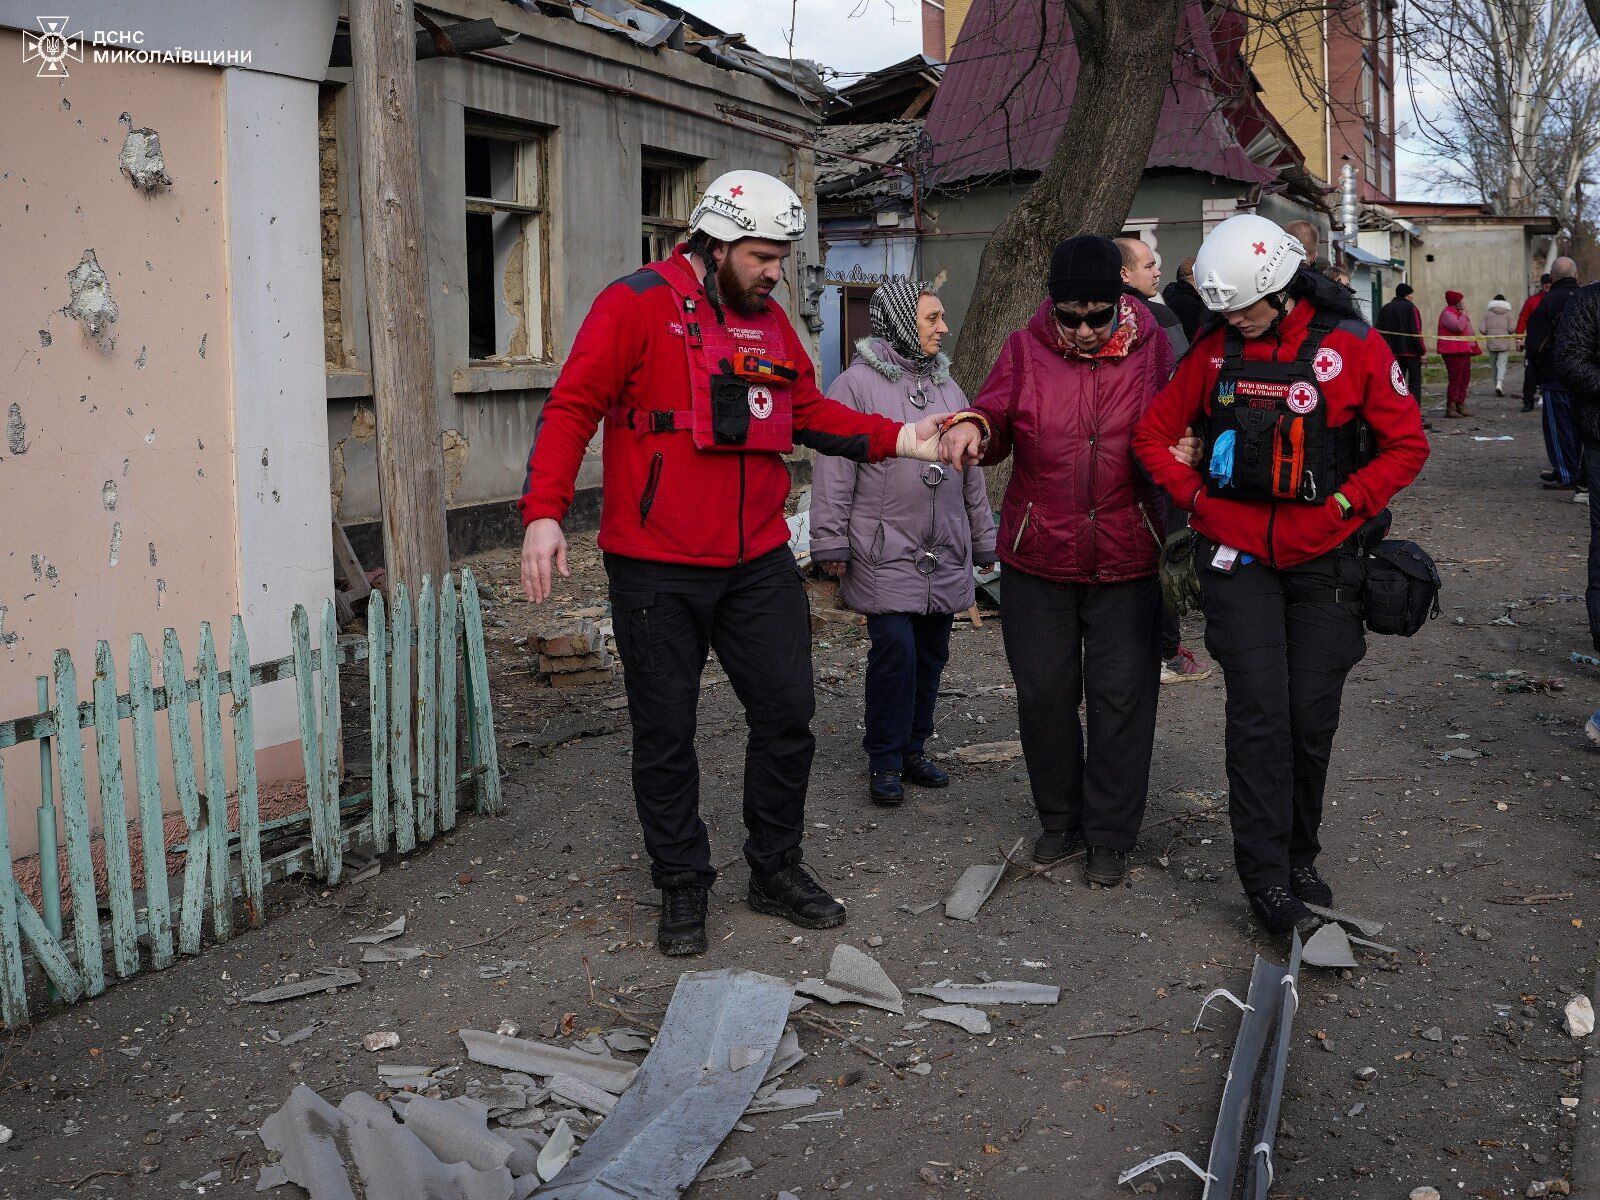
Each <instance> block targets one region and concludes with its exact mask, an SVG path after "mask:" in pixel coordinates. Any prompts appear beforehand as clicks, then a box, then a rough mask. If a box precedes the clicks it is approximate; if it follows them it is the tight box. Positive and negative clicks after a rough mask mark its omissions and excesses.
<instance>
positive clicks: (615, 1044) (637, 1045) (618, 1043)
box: [606, 1029, 650, 1051]
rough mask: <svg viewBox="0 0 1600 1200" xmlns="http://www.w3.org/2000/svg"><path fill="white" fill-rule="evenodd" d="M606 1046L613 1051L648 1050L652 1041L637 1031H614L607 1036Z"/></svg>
mask: <svg viewBox="0 0 1600 1200" xmlns="http://www.w3.org/2000/svg"><path fill="white" fill-rule="evenodd" d="M606 1045H607V1046H610V1047H611V1048H612V1049H613V1050H624V1051H626V1050H648V1049H650V1039H649V1038H648V1037H646V1036H645V1035H644V1034H642V1033H640V1032H639V1031H638V1030H637V1029H613V1030H612V1031H611V1032H610V1033H608V1034H606Z"/></svg>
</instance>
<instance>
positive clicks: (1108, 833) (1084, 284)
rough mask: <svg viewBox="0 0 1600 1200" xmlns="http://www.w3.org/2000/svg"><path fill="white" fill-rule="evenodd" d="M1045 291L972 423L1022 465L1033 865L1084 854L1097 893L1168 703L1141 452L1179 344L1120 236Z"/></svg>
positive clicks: (1152, 514) (1021, 661)
mask: <svg viewBox="0 0 1600 1200" xmlns="http://www.w3.org/2000/svg"><path fill="white" fill-rule="evenodd" d="M1047 286H1048V292H1049V295H1048V296H1047V297H1046V298H1045V299H1044V300H1043V302H1042V303H1040V305H1039V308H1038V310H1037V311H1036V312H1035V313H1034V314H1033V317H1032V319H1031V320H1029V322H1028V324H1027V326H1026V327H1025V328H1022V329H1019V330H1017V331H1016V332H1015V333H1013V334H1012V335H1011V336H1010V337H1009V338H1008V339H1007V340H1006V344H1005V346H1004V347H1003V348H1002V349H1001V351H1000V356H999V358H998V359H997V360H996V361H995V365H994V369H993V370H992V371H990V372H989V377H988V379H986V380H984V384H983V390H982V391H981V392H980V393H979V395H978V397H977V399H976V400H974V401H973V404H972V411H973V412H975V413H976V414H978V415H979V416H980V417H982V418H984V419H985V420H986V421H987V422H988V425H989V428H990V430H991V435H990V440H989V442H988V445H987V447H986V448H985V449H984V453H983V458H982V462H984V463H985V464H992V463H998V462H1001V461H1003V460H1004V459H1006V458H1008V457H1009V458H1010V459H1011V460H1012V468H1011V479H1010V481H1009V483H1008V484H1007V485H1006V494H1005V501H1004V503H1003V505H1002V507H1001V510H1000V561H1001V562H1003V563H1004V564H1005V574H1004V576H1003V577H1002V578H1003V580H1004V585H1003V588H1002V591H1001V601H1000V607H1001V617H1002V620H1001V624H1000V629H1001V632H1002V634H1003V635H1004V639H1005V648H1006V659H1007V661H1008V662H1009V663H1010V664H1011V674H1012V676H1013V677H1014V678H1015V679H1016V682H1017V719H1018V725H1019V726H1020V729H1021V736H1022V755H1023V758H1024V759H1025V760H1026V762H1027V765H1028V779H1029V783H1030V786H1031V787H1032V790H1033V802H1034V805H1035V807H1036V808H1037V809H1038V811H1039V823H1040V825H1041V826H1042V827H1043V832H1041V833H1040V835H1039V837H1038V838H1037V840H1036V841H1035V842H1034V845H1033V859H1034V861H1035V862H1037V863H1040V864H1042V865H1051V864H1054V863H1059V862H1064V861H1066V860H1067V859H1069V858H1072V857H1075V856H1076V855H1078V854H1082V853H1083V852H1084V851H1085V849H1087V851H1088V864H1087V872H1086V874H1087V879H1088V881H1089V882H1090V883H1092V884H1098V885H1100V886H1103V887H1113V886H1115V885H1117V884H1119V883H1121V882H1122V881H1123V880H1124V879H1125V878H1126V877H1127V874H1128V854H1129V852H1130V851H1131V850H1132V849H1133V847H1134V844H1135V843H1136V842H1137V840H1138V837H1139V826H1140V825H1141V823H1142V822H1143V820H1144V807H1145V800H1146V793H1147V790H1148V788H1149V783H1150V758H1151V753H1152V750H1153V747H1154V743H1155V729H1156V700H1157V696H1158V694H1159V691H1160V688H1159V684H1158V683H1157V679H1158V674H1157V671H1158V667H1159V665H1160V656H1161V611H1162V608H1163V604H1162V599H1161V586H1160V583H1159V581H1158V580H1157V577H1156V572H1157V562H1158V557H1159V551H1160V548H1161V537H1160V530H1159V523H1160V520H1161V501H1160V495H1161V494H1160V492H1159V490H1158V489H1157V488H1156V487H1155V485H1153V484H1152V483H1151V482H1150V479H1149V477H1148V476H1146V474H1145V473H1144V471H1143V470H1141V469H1140V467H1139V465H1138V464H1137V463H1136V462H1135V461H1134V458H1133V450H1132V439H1133V430H1134V427H1135V426H1136V425H1137V424H1138V422H1139V419H1140V417H1142V416H1143V415H1144V412H1145V410H1146V409H1147V408H1148V407H1149V406H1150V404H1151V402H1152V401H1153V400H1154V399H1155V396H1156V393H1157V392H1158V391H1160V390H1161V387H1162V385H1163V384H1165V383H1166V381H1167V377H1168V376H1169V375H1171V374H1172V345H1171V343H1170V342H1169V341H1168V339H1167V338H1166V336H1165V335H1164V334H1163V333H1162V332H1161V328H1160V326H1159V325H1158V324H1157V323H1156V319H1155V317H1154V316H1152V315H1151V313H1150V310H1149V309H1148V308H1146V307H1145V304H1144V302H1143V301H1142V300H1140V299H1139V298H1138V297H1137V296H1131V295H1128V294H1126V293H1125V292H1124V291H1123V286H1122V254H1121V252H1120V251H1119V250H1118V249H1117V246H1116V244H1115V243H1113V242H1112V241H1111V240H1110V239H1109V238H1104V237H1099V236H1097V235H1094V234H1079V235H1078V236H1076V237H1071V238H1068V239H1067V240H1066V241H1064V242H1062V243H1061V244H1060V245H1059V246H1057V247H1056V249H1055V253H1054V254H1053V255H1052V256H1051V259H1050V274H1049V279H1048V284H1047ZM978 436H979V435H978V431H977V430H976V429H972V428H969V427H968V426H967V425H959V426H956V427H955V428H952V429H950V430H948V431H947V432H946V433H945V435H944V437H943V439H942V441H941V443H940V453H941V455H943V456H944V457H945V460H946V461H951V460H952V459H954V460H955V461H960V460H961V456H963V455H965V454H968V453H971V452H972V451H973V450H974V449H976V448H977V447H978ZM1174 440H1175V441H1176V440H1177V439H1174ZM1196 449H1197V448H1196ZM1080 701H1086V702H1087V712H1088V748H1087V752H1086V751H1085V748H1084V729H1083V725H1082V724H1081V723H1080V722H1079V718H1078V705H1079V702H1080Z"/></svg>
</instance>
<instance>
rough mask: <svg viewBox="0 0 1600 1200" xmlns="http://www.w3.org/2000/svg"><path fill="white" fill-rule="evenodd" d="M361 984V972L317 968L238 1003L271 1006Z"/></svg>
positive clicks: (345, 968)
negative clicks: (279, 1001)
mask: <svg viewBox="0 0 1600 1200" xmlns="http://www.w3.org/2000/svg"><path fill="white" fill-rule="evenodd" d="M360 982H361V972H360V971H352V970H350V969H349V968H348V967H318V968H317V969H316V970H314V971H312V972H311V974H309V975H303V976H301V977H300V978H299V979H297V980H295V981H294V982H293V983H280V984H278V986H277V987H269V988H263V989H262V990H261V991H259V992H253V993H252V994H250V995H248V996H246V997H245V998H244V999H243V1000H241V1001H240V1003H241V1004H272V1003H274V1002H275V1001H278V1000H297V999H299V998H300V997H301V996H312V995H315V994H316V993H317V992H331V991H333V990H334V989H335V988H342V987H349V986H350V985H351V984H354V983H360Z"/></svg>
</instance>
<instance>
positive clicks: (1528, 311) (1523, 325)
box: [1517, 291, 1548, 333]
mask: <svg viewBox="0 0 1600 1200" xmlns="http://www.w3.org/2000/svg"><path fill="white" fill-rule="evenodd" d="M1547 294H1548V293H1546V292H1544V291H1537V292H1535V293H1534V294H1533V295H1531V296H1529V297H1528V298H1527V299H1526V300H1524V301H1523V302H1522V311H1521V312H1519V313H1518V314H1517V332H1518V333H1527V332H1528V318H1529V317H1531V316H1533V310H1534V309H1536V308H1538V307H1539V301H1541V300H1543V299H1544V298H1545V296H1546V295H1547Z"/></svg>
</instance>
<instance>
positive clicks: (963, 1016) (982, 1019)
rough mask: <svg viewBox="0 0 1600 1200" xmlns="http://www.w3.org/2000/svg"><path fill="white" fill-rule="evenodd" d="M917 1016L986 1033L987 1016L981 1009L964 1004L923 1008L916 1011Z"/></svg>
mask: <svg viewBox="0 0 1600 1200" xmlns="http://www.w3.org/2000/svg"><path fill="white" fill-rule="evenodd" d="M917 1016H919V1017H927V1018H928V1020H930V1021H943V1022H945V1023H946V1024H947V1025H955V1026H957V1027H958V1028H961V1029H965V1030H966V1031H967V1032H968V1033H988V1032H989V1018H988V1016H986V1015H985V1014H984V1012H983V1010H982V1009H977V1008H970V1007H968V1006H967V1005H965V1004H942V1005H939V1006H938V1007H936V1008H924V1009H922V1010H921V1011H919V1012H918V1013H917Z"/></svg>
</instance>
